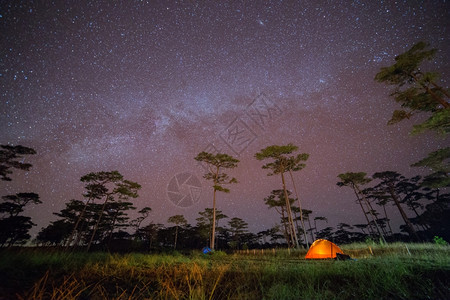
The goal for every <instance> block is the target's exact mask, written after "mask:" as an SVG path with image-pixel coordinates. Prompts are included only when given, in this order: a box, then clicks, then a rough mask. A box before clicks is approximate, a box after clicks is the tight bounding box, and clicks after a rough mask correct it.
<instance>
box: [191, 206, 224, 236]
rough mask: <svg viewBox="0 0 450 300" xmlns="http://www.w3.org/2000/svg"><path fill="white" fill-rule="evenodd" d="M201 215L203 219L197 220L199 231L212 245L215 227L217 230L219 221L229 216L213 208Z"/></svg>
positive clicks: (200, 213)
mask: <svg viewBox="0 0 450 300" xmlns="http://www.w3.org/2000/svg"><path fill="white" fill-rule="evenodd" d="M199 215H200V216H201V217H199V218H197V219H196V221H197V231H198V233H199V234H200V236H201V237H203V238H207V239H208V240H209V242H210V245H211V241H212V237H213V234H212V229H213V227H214V228H217V227H218V225H219V221H220V220H221V219H226V218H228V216H227V215H225V214H223V213H222V211H221V210H218V209H216V210H214V209H212V208H205V210H204V211H201V212H199Z"/></svg>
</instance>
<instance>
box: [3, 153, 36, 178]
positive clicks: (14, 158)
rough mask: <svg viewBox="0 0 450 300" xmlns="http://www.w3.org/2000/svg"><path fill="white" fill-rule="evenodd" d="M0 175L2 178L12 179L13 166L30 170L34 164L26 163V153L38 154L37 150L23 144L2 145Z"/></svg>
mask: <svg viewBox="0 0 450 300" xmlns="http://www.w3.org/2000/svg"><path fill="white" fill-rule="evenodd" d="M0 148H1V149H0V177H1V180H4V181H11V177H9V175H10V174H12V171H11V170H10V169H11V168H15V169H19V170H25V171H28V170H29V169H30V168H31V167H32V165H31V164H29V163H24V162H23V161H21V160H23V156H24V155H33V154H36V151H35V150H34V149H32V148H28V147H24V146H21V145H18V146H10V145H0Z"/></svg>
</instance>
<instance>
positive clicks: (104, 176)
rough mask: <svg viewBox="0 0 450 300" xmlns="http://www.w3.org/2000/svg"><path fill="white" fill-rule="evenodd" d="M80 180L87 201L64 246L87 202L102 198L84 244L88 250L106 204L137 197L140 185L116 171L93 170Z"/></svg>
mask: <svg viewBox="0 0 450 300" xmlns="http://www.w3.org/2000/svg"><path fill="white" fill-rule="evenodd" d="M80 180H81V181H82V182H85V183H86V186H85V188H86V193H85V194H84V197H86V198H87V201H86V203H85V205H84V208H83V210H82V211H81V212H80V214H79V216H78V220H77V222H76V223H75V226H74V229H73V232H72V235H71V237H70V238H69V239H68V242H67V246H66V247H69V246H70V244H71V242H72V239H73V237H74V235H75V234H76V231H77V229H78V226H79V224H80V221H81V220H82V219H83V217H84V214H85V212H86V209H87V207H88V206H89V204H90V203H91V202H93V201H95V200H101V199H103V204H102V206H101V208H100V209H99V212H98V216H97V221H96V223H95V225H94V227H93V230H92V234H91V238H90V240H89V242H88V244H87V246H86V250H87V251H89V249H90V247H91V245H92V242H93V241H94V237H95V236H96V233H97V230H98V228H99V225H100V222H101V220H102V217H103V214H104V211H105V209H106V207H107V204H108V203H109V202H112V201H115V200H118V201H120V202H122V201H125V200H127V199H129V198H136V197H138V194H137V191H138V190H139V189H140V188H141V186H140V185H139V184H138V183H136V182H133V181H129V180H125V179H124V178H123V176H122V174H120V173H119V172H118V171H111V172H103V171H102V172H95V173H94V172H93V173H89V174H87V175H84V176H82V177H81V179H80ZM76 244H77V243H75V245H76Z"/></svg>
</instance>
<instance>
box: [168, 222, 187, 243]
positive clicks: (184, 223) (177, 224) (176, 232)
mask: <svg viewBox="0 0 450 300" xmlns="http://www.w3.org/2000/svg"><path fill="white" fill-rule="evenodd" d="M167 222H169V223H173V224H175V242H174V244H173V249H176V248H177V239H178V227H179V226H180V225H182V226H184V225H187V223H188V222H187V220H186V219H185V218H184V216H183V215H175V216H171V217H169V219H167Z"/></svg>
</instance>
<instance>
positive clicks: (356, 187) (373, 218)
mask: <svg viewBox="0 0 450 300" xmlns="http://www.w3.org/2000/svg"><path fill="white" fill-rule="evenodd" d="M353 187H354V188H355V189H356V190H357V191H358V193H359V194H360V195H361V197H362V199H363V200H364V202H365V203H366V205H367V207H370V203H369V201H367V198H366V196H364V194H363V193H362V192H361V190H360V189H359V187H358V186H357V185H356V184H355V185H354V186H353ZM369 213H370V215H371V216H372V220H373V222H374V223H375V227H376V228H377V231H378V234H379V236H380V238H381V239H382V240H383V242H384V243H385V244H386V239H385V238H384V235H383V233H382V232H381V230H380V227H379V226H378V223H377V221H376V218H375V216H374V215H373V213H372V210H370V208H369Z"/></svg>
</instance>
